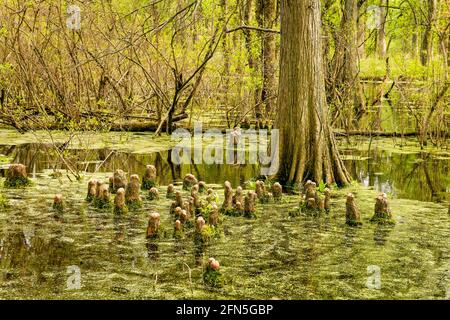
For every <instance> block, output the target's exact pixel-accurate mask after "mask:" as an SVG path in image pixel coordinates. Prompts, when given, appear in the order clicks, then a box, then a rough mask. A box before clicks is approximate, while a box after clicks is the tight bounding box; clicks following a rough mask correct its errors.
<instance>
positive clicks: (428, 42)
mask: <svg viewBox="0 0 450 320" xmlns="http://www.w3.org/2000/svg"><path fill="white" fill-rule="evenodd" d="M436 7H437V3H436V0H428V1H427V11H428V17H427V22H426V26H425V31H424V34H423V37H422V46H421V49H420V62H421V63H422V65H423V66H427V65H428V64H429V63H430V61H431V57H432V53H433V37H432V34H431V29H432V27H433V22H434V19H435V16H436Z"/></svg>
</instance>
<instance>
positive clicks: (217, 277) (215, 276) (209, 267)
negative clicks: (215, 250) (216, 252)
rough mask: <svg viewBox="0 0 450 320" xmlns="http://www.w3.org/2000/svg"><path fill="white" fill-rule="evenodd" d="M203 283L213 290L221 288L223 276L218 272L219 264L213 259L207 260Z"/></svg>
mask: <svg viewBox="0 0 450 320" xmlns="http://www.w3.org/2000/svg"><path fill="white" fill-rule="evenodd" d="M203 282H204V283H205V284H206V285H207V286H210V287H213V288H221V287H222V286H223V282H224V281H223V276H222V273H221V272H220V264H219V261H217V260H216V259H214V258H209V260H208V263H207V264H206V267H205V271H204V272H203Z"/></svg>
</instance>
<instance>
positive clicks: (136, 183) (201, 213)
mask: <svg viewBox="0 0 450 320" xmlns="http://www.w3.org/2000/svg"><path fill="white" fill-rule="evenodd" d="M156 179H157V170H156V167H155V166H153V165H148V166H147V168H146V171H145V174H144V176H143V177H142V183H141V180H140V178H139V176H138V175H136V174H133V175H131V176H130V179H129V181H128V179H127V176H126V173H125V172H124V171H123V170H121V169H118V170H116V171H115V172H114V174H113V176H111V177H110V178H109V183H104V182H101V181H99V180H97V179H95V178H93V179H91V180H90V181H89V182H88V192H87V196H86V200H87V201H88V202H91V203H92V204H93V205H94V206H95V207H97V208H100V209H105V208H109V209H111V208H113V210H114V213H115V214H125V213H127V212H128V210H129V208H130V209H137V208H140V207H141V206H142V198H141V193H140V191H141V190H145V191H146V192H147V194H148V199H149V200H158V199H159V198H160V194H159V190H158V188H157V184H156ZM29 185H31V181H30V179H29V178H28V177H27V172H26V167H25V166H24V165H22V164H13V165H11V166H10V168H9V170H8V172H7V175H6V180H5V183H4V186H5V187H8V188H19V187H26V186H29ZM182 189H183V190H185V191H188V192H190V196H188V197H187V199H183V196H182V193H181V191H177V190H175V186H174V185H173V184H170V185H169V186H168V187H167V193H166V198H168V199H173V202H172V204H171V206H170V215H171V216H172V217H173V219H174V237H175V238H183V237H185V236H186V233H188V234H190V233H193V234H194V241H195V242H196V243H197V244H199V245H205V244H206V243H208V242H209V240H210V239H211V237H213V236H215V235H218V234H219V233H220V224H221V221H222V216H221V214H224V215H228V216H244V217H247V218H255V217H256V207H255V205H256V201H257V200H258V201H259V202H260V203H263V204H264V203H269V202H271V201H273V202H281V201H282V194H283V189H282V186H281V184H279V183H278V182H276V183H274V184H272V185H271V186H270V191H268V190H267V187H266V184H265V183H264V182H263V181H261V180H258V181H256V183H255V191H253V190H251V191H248V192H247V193H246V194H245V195H244V191H243V188H242V187H241V186H238V187H237V188H236V190H235V191H233V188H232V186H231V183H230V182H228V181H226V182H225V183H224V200H223V203H222V205H221V207H220V209H219V207H218V204H217V203H218V201H219V198H218V196H217V194H216V192H215V191H214V190H213V189H212V188H208V187H207V185H206V183H205V182H204V181H198V180H197V178H196V177H195V176H194V175H193V174H187V175H186V176H185V177H184V179H183V185H182ZM318 189H319V188H317V186H316V183H315V182H312V181H310V180H308V181H307V182H306V184H305V188H304V190H305V191H304V193H303V194H301V197H300V199H301V200H300V206H299V210H296V211H294V213H293V212H292V211H291V213H290V214H291V215H296V214H297V213H298V212H303V211H305V212H320V211H325V212H327V213H328V212H329V211H330V209H331V191H330V189H329V188H324V189H323V190H321V191H320V190H318ZM112 194H115V197H114V200H113V201H111V198H112V197H111V195H112ZM202 194H203V195H204V196H203V197H201V195H202ZM53 208H54V209H55V210H57V211H58V212H62V211H63V209H64V200H63V196H62V195H61V194H57V195H55V197H54V199H53ZM371 221H376V222H379V223H393V220H392V213H391V210H390V208H389V203H388V199H387V196H386V194H385V193H382V194H380V195H378V196H377V198H376V203H375V214H374V216H373V217H372V219H371ZM346 223H347V224H348V225H351V226H356V225H360V224H361V214H360V211H359V209H358V206H357V205H356V202H355V197H354V195H353V194H352V193H349V194H347V199H346ZM161 234H162V228H161V216H160V214H159V213H158V212H151V213H150V215H149V220H148V227H147V232H146V236H147V238H148V239H150V240H155V239H158V238H160V237H161ZM219 269H220V264H219V262H218V261H217V260H215V259H214V258H210V259H209V260H208V263H207V264H206V267H205V271H204V275H203V278H204V281H205V283H207V284H209V285H211V286H216V287H217V286H220V284H221V282H222V280H221V276H222V275H221V273H220V271H219Z"/></svg>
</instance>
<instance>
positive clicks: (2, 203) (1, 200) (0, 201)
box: [0, 193, 9, 209]
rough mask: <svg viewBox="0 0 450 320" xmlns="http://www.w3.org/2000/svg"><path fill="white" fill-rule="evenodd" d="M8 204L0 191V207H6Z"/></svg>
mask: <svg viewBox="0 0 450 320" xmlns="http://www.w3.org/2000/svg"><path fill="white" fill-rule="evenodd" d="M8 205H9V202H8V199H7V198H6V197H5V196H4V195H3V194H1V193H0V208H3V209H4V208H6V207H8Z"/></svg>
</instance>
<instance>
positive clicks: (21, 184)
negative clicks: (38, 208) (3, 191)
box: [3, 177, 33, 189]
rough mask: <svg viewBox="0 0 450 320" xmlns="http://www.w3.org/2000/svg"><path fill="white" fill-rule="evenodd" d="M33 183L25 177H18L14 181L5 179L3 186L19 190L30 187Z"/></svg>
mask: <svg viewBox="0 0 450 320" xmlns="http://www.w3.org/2000/svg"><path fill="white" fill-rule="evenodd" d="M32 185H33V183H32V182H31V180H30V179H28V178H27V177H19V178H14V179H6V180H5V182H4V184H3V186H4V187H5V188H10V189H19V188H26V187H30V186H32Z"/></svg>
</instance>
